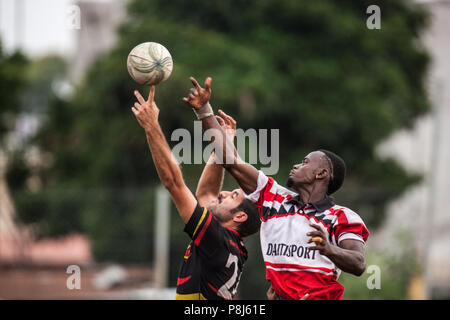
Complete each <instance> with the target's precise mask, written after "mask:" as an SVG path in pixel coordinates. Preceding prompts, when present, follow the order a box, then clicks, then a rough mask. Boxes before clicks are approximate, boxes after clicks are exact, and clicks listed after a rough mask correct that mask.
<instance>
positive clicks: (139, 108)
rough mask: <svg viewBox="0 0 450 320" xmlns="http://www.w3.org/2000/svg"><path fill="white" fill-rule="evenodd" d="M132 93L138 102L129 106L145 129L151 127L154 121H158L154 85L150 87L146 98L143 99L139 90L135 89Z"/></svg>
mask: <svg viewBox="0 0 450 320" xmlns="http://www.w3.org/2000/svg"><path fill="white" fill-rule="evenodd" d="M134 95H135V96H136V98H137V99H138V101H139V103H138V102H135V103H134V106H133V107H132V108H131V110H132V111H133V113H134V115H135V116H136V119H137V120H138V122H139V124H140V125H141V127H142V128H144V129H145V130H147V129H151V128H152V126H153V125H154V124H155V123H158V115H159V109H158V106H157V105H156V103H155V86H151V87H150V92H149V94H148V99H147V100H145V99H144V98H143V97H142V95H141V94H140V93H139V91H137V90H135V91H134Z"/></svg>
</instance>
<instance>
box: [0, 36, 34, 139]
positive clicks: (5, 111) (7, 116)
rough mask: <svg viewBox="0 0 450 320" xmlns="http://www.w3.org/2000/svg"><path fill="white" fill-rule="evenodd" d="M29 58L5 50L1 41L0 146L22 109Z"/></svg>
mask: <svg viewBox="0 0 450 320" xmlns="http://www.w3.org/2000/svg"><path fill="white" fill-rule="evenodd" d="M27 66H28V60H27V59H26V57H25V56H24V55H23V54H21V53H20V52H15V53H13V54H7V53H5V52H3V48H2V45H1V41H0V108H1V109H0V110H1V113H0V146H1V145H2V144H3V143H5V141H4V138H5V136H6V134H7V133H8V132H9V131H11V130H13V129H14V126H15V124H16V123H15V120H16V117H17V115H18V114H19V113H20V111H21V105H22V104H21V102H22V95H23V91H24V89H25V87H26V85H27V83H28V82H27Z"/></svg>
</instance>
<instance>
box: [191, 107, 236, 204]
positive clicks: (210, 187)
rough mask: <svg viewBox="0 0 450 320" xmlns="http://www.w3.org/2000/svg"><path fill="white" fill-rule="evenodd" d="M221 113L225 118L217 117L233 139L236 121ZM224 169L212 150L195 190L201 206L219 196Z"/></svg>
mask: <svg viewBox="0 0 450 320" xmlns="http://www.w3.org/2000/svg"><path fill="white" fill-rule="evenodd" d="M221 115H222V116H223V118H222V117H220V116H216V118H217V120H218V121H219V123H220V125H221V126H222V128H223V129H224V130H225V132H226V133H227V136H228V138H229V139H230V140H231V141H233V140H234V134H235V132H236V121H235V120H234V119H233V118H232V117H230V116H229V115H227V114H225V113H224V112H222V113H221ZM224 171H225V170H224V168H223V166H222V165H220V164H217V159H216V154H215V152H212V153H211V156H210V157H209V160H208V162H207V163H206V165H205V168H204V169H203V172H202V175H201V177H200V180H199V182H198V185H197V191H196V192H195V196H196V197H197V200H198V203H199V204H200V205H201V206H207V205H208V204H209V203H210V202H211V201H212V200H213V199H217V197H218V196H219V192H220V190H221V189H222V184H223V178H224Z"/></svg>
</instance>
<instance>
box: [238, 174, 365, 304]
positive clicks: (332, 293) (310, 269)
mask: <svg viewBox="0 0 450 320" xmlns="http://www.w3.org/2000/svg"><path fill="white" fill-rule="evenodd" d="M246 198H248V199H250V200H251V201H252V202H253V203H254V204H255V206H256V207H257V208H258V210H259V213H260V218H261V221H262V222H261V229H260V239H261V249H262V254H263V257H264V263H265V265H266V278H267V279H268V280H269V281H270V282H271V283H272V286H273V288H274V290H275V292H276V293H277V294H278V295H280V296H281V297H284V298H287V299H300V298H301V297H303V296H304V295H305V294H306V293H308V294H309V298H308V299H327V300H328V299H342V297H343V293H344V287H343V286H342V285H341V284H340V283H339V282H337V279H338V277H339V274H340V272H341V271H340V269H339V268H338V267H337V266H336V265H335V264H334V263H333V262H332V261H331V260H330V259H329V258H328V257H326V256H324V255H321V254H320V253H319V252H318V251H316V250H311V249H309V247H310V246H313V245H314V244H308V240H309V239H310V237H308V236H307V235H306V234H307V233H308V232H310V231H314V230H315V229H314V228H313V227H311V226H310V223H312V224H315V225H318V226H319V227H320V228H321V229H322V231H324V233H325V234H326V235H327V237H328V239H329V241H330V243H332V244H334V245H339V244H340V242H341V241H343V240H346V239H352V240H357V241H362V242H366V241H367V238H368V236H369V230H367V228H366V226H365V225H364V222H363V221H362V219H361V218H360V216H359V215H358V214H356V213H355V212H354V211H352V210H350V209H348V208H346V207H342V206H338V205H336V204H334V203H333V201H332V200H331V198H329V197H326V198H324V199H323V200H320V201H318V202H315V203H306V204H303V203H301V201H300V198H299V196H298V195H297V194H296V193H294V192H292V191H290V190H288V189H286V188H284V187H282V186H280V185H279V184H278V183H277V182H276V181H275V180H274V179H273V178H270V177H267V176H266V175H265V174H264V173H263V172H262V171H260V172H259V176H258V182H257V189H256V190H255V191H254V192H253V193H252V194H249V195H246Z"/></svg>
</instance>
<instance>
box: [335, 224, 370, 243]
mask: <svg viewBox="0 0 450 320" xmlns="http://www.w3.org/2000/svg"><path fill="white" fill-rule="evenodd" d="M343 233H355V234H357V235H360V236H361V237H362V239H363V240H364V242H366V241H367V238H369V230H367V228H366V226H365V225H363V224H362V223H349V224H344V225H339V224H338V225H337V226H336V228H335V231H334V237H335V239H336V242H337V241H338V239H339V236H340V235H341V234H343Z"/></svg>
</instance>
